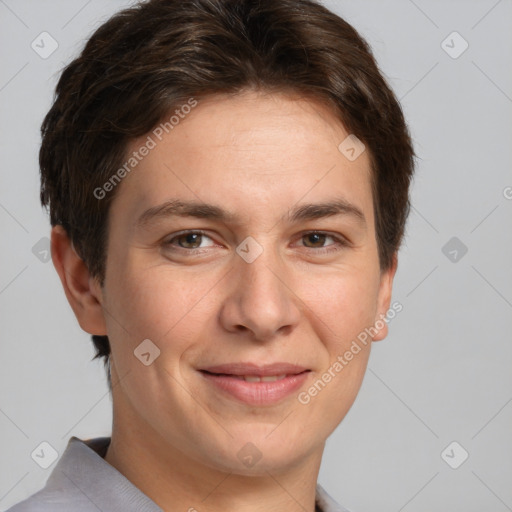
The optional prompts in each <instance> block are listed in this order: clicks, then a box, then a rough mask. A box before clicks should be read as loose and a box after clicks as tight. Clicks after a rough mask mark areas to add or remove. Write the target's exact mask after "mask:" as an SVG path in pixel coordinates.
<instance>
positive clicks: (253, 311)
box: [52, 91, 396, 512]
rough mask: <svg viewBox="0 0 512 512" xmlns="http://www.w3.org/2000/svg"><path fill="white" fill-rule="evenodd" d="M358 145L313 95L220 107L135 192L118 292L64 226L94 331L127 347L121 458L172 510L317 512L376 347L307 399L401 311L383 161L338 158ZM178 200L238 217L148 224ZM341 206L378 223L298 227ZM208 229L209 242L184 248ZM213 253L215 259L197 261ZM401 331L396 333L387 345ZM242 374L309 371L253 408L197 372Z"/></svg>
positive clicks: (73, 295) (111, 244)
mask: <svg viewBox="0 0 512 512" xmlns="http://www.w3.org/2000/svg"><path fill="white" fill-rule="evenodd" d="M348 135H349V133H348V132H347V131H346V130H345V129H344V127H343V126H342V124H341V123H340V122H339V120H338V119H337V118H335V117H334V116H333V114H332V113H331V112H329V111H328V110H327V109H326V108H325V107H324V106H323V105H321V104H320V103H317V102H316V101H314V100H308V99H305V98H302V99H299V98H293V97H291V96H286V95H283V94H275V93H274V94H262V93H256V92H248V91H246V92H244V93H243V94H240V95H238V96H217V97H210V98H209V99H207V100H202V101H201V102H200V103H199V104H198V106H197V107H195V108H194V109H193V111H192V112H191V113H190V114H189V115H188V116H187V117H186V118H185V119H184V120H182V121H181V122H180V124H179V125H177V126H175V128H174V129H173V130H172V132H170V133H169V134H167V135H166V136H165V137H164V138H163V140H162V141H161V142H158V144H157V146H156V147H155V148H154V149H152V150H151V151H150V152H149V155H147V156H146V157H145V158H144V159H143V160H142V161H141V162H140V163H139V164H138V166H137V167H136V170H133V171H132V172H131V173H130V174H129V175H127V176H126V178H124V180H123V181H122V183H121V184H120V185H119V188H118V190H117V191H116V194H117V195H116V197H115V199H114V201H113V203H112V206H111V210H110V215H109V238H108V247H107V264H106V280H105V284H104V287H103V288H101V287H100V286H99V284H98V281H97V280H96V279H95V278H94V277H93V276H91V275H90V274H89V272H88V270H87V267H86V265H85V264H84V262H83V261H82V260H81V259H80V258H79V257H78V256H77V255H76V253H75V252H74V250H73V248H72V246H71V245H70V242H69V239H68V238H67V236H66V234H65V232H64V231H63V230H62V228H61V227H58V226H57V227H55V228H54V229H53V231H52V257H53V261H54V264H55V267H56V269H57V272H58V273H59V276H60V278H61V281H62V283H63V286H64V290H65V293H66V296H67V298H68V300H69V302H70V304H71V306H72V308H73V310H74V313H75V315H76V317H77V319H78V321H79V323H80V326H81V327H82V329H84V330H85V331H86V332H88V333H90V334H107V335H108V337H109V339H110V343H111V347H112V359H111V373H112V382H113V404H114V422H113V431H112V442H111V445H110V447H109V449H108V452H107V454H106V457H105V460H106V461H107V462H108V463H110V464H111V465H112V466H114V467H115V468H117V469H118V470H119V471H120V472H121V473H123V474H124V475H125V476H126V477H127V478H128V479H129V480H130V481H131V482H133V483H134V484H135V485H136V486H137V487H138V488H139V489H141V490H142V492H144V493H145V494H146V495H148V496H149V497H150V498H151V499H152V500H153V501H154V502H155V503H157V504H158V505H159V506H160V507H161V508H162V509H163V510H166V511H175V510H176V511H177V510H190V509H192V510H194V509H195V510H197V511H199V512H201V511H205V510H208V511H210V512H220V511H223V512H226V511H228V512H229V511H235V510H236V511H237V512H256V511H267V512H268V511H282V510H287V511H291V512H295V511H297V512H298V511H300V512H303V511H304V510H306V511H310V512H313V510H314V499H315V486H316V482H317V478H318V473H319V468H320V462H321V458H322V453H323V450H324V446H325V441H326V439H327V438H328V436H329V435H330V434H331V433H332V432H333V430H334V429H335V428H336V427H337V426H338V424H339V423H340V422H341V420H342V419H343V418H344V417H345V415H346V414H347V412H348V410H349V409H350V407H351V406H352V404H353V402H354V400H355V398H356V395H357V393H358V391H359V389H360V386H361V383H362V379H363V376H364V373H365V370H366V366H367V362H368V357H369V354H370V346H371V343H368V344H367V346H366V347H365V346H362V350H361V351H360V352H359V353H358V354H357V355H355V356H354V358H353V359H352V360H351V361H350V362H349V364H347V366H345V367H344V368H343V370H342V371H341V372H338V373H337V374H336V376H335V377H334V378H333V379H332V380H331V382H329V383H328V384H327V385H326V386H325V387H324V388H323V389H322V390H321V392H319V393H318V394H317V395H316V396H314V397H312V398H311V401H310V402H309V403H308V404H306V405H305V404H301V403H299V401H298V400H297V395H298V392H300V391H304V390H307V389H308V388H309V387H310V386H311V385H312V383H314V382H315V381H317V380H318V378H319V377H320V376H321V375H322V374H323V373H324V372H326V371H327V370H328V368H329V367H330V366H331V365H332V363H333V362H334V361H336V358H337V357H338V356H339V355H343V354H344V353H345V352H346V351H347V350H348V349H349V348H350V345H351V343H352V341H353V340H355V339H356V337H357V335H358V334H359V333H361V332H362V331H363V330H364V329H365V328H368V327H370V326H373V325H374V324H375V322H376V321H377V320H379V319H380V318H382V317H381V316H380V315H385V314H386V311H387V310H388V309H389V307H390V301H391V292H392V283H393V278H394V274H395V271H396V258H395V260H394V264H393V267H392V268H391V269H389V270H387V271H385V272H381V270H380V267H379V258H378V251H377V242H376V237H375V225H374V209H373V203H372V195H371V188H370V160H369V155H368V152H367V151H365V152H363V153H362V154H361V155H360V156H359V157H358V158H357V159H356V160H355V161H352V162H351V161H349V160H348V159H347V158H345V156H344V155H343V154H342V153H341V152H340V151H339V150H338V146H339V144H340V143H341V142H342V141H343V140H344V139H345V138H346V137H347V136H348ZM145 141H146V136H144V137H141V138H140V139H139V140H135V141H132V143H131V145H130V147H129V148H128V152H127V153H128V154H129V153H130V152H131V151H133V150H135V149H136V148H139V147H140V146H141V145H142V144H143V143H144V142H145ZM171 198H179V199H183V200H198V201H199V200H200V201H203V202H207V203H213V204H216V205H219V206H222V207H224V208H226V209H228V210H230V211H232V212H234V213H235V214H236V215H237V216H238V220H237V221H236V222H229V223H222V222H219V221H217V220H211V219H200V218H199V219H198V218H191V217H190V218H179V217H171V218H166V219H160V220H159V221H158V222H155V223H152V224H148V225H147V226H146V228H145V229H138V228H136V227H135V226H136V220H137V218H138V217H139V216H140V215H141V213H142V212H143V211H145V210H146V209H147V208H150V207H152V206H155V205H158V204H160V203H163V202H164V201H166V200H168V199H171ZM334 198H344V199H345V200H346V201H349V202H350V203H352V204H353V205H355V206H357V207H358V208H360V209H361V210H362V212H363V213H364V217H365V221H366V224H365V225H364V224H361V223H358V222H357V220H356V219H355V217H353V216H350V215H341V216H331V217H326V218H323V219H317V220H308V221H302V222H299V223H298V224H295V225H292V224H290V223H288V221H287V214H288V212H289V211H290V210H291V209H292V207H295V206H296V205H299V204H303V203H317V202H322V201H326V200H330V199H334ZM197 229H201V230H203V231H205V232H206V233H207V236H203V238H201V237H197V238H196V239H194V238H190V237H188V238H187V237H181V238H173V237H175V233H178V232H180V231H183V230H197ZM309 231H322V232H328V236H326V237H324V238H320V239H319V240H318V239H315V238H314V237H313V238H312V237H311V236H309V237H308V236H306V235H305V234H304V233H303V232H309ZM331 235H333V236H336V235H338V236H341V237H345V238H346V239H347V241H348V242H349V244H348V245H347V246H338V245H337V244H336V239H335V238H331ZM248 236H251V237H253V238H254V239H255V240H256V241H257V242H258V244H259V245H260V246H261V247H262V248H263V252H262V254H261V255H260V256H259V257H258V258H256V259H255V260H254V261H253V262H252V263H247V262H246V261H245V260H244V259H242V258H241V257H240V256H239V255H238V254H237V253H236V251H235V250H236V248H237V246H238V245H239V244H241V242H242V241H244V240H245V239H246V237H248ZM171 239H173V241H172V245H170V244H169V242H170V241H171ZM165 242H167V245H165ZM197 247H200V248H201V249H202V250H203V253H201V254H195V255H191V253H190V251H191V250H193V249H194V248H197ZM336 248H337V249H339V250H337V251H336V250H333V251H332V252H325V251H326V250H329V249H336ZM187 251H189V252H188V253H187ZM381 323H382V322H381ZM386 335H387V325H386V324H385V323H384V327H383V328H382V329H381V330H380V331H379V332H378V333H377V334H376V335H375V336H374V337H373V341H378V340H381V339H383V338H384V337H385V336H386ZM144 339H150V340H152V342H153V343H155V345H156V346H158V348H159V349H160V356H159V357H158V358H156V359H155V360H154V362H152V364H150V365H148V366H146V365H144V364H142V363H141V362H140V360H139V359H138V358H137V357H134V350H135V349H136V347H137V346H138V345H139V344H140V343H141V342H142V340H144ZM238 361H244V362H246V361H250V362H255V363H258V364H267V363H272V362H276V361H284V362H289V363H293V364H298V365H302V366H304V367H306V368H309V369H310V370H311V371H310V373H309V374H308V378H307V381H306V382H305V384H304V385H303V386H302V387H301V389H300V390H299V391H298V392H296V393H292V394H291V395H290V396H288V397H286V398H285V399H284V400H282V401H280V402H279V403H278V404H275V405H271V406H269V405H267V406H249V405H246V404H243V403H241V402H237V401H236V400H234V399H232V398H230V397H227V396H224V395H222V394H221V393H219V391H217V390H216V389H215V388H214V387H212V386H210V385H208V383H206V382H205V379H204V378H203V377H202V375H201V374H200V373H199V372H198V370H197V368H199V367H205V366H209V365H214V364H222V363H231V362H238ZM247 442H252V443H253V444H254V445H255V446H256V447H257V449H258V450H259V452H260V453H261V455H262V457H261V459H260V460H259V461H258V463H257V464H255V465H254V466H252V467H250V468H249V467H245V466H244V465H243V464H242V463H241V461H240V460H239V458H238V457H237V453H238V451H239V450H240V449H241V448H242V447H243V446H244V445H245V444H246V443H247Z"/></svg>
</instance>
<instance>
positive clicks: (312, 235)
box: [302, 231, 349, 253]
mask: <svg viewBox="0 0 512 512" xmlns="http://www.w3.org/2000/svg"><path fill="white" fill-rule="evenodd" d="M329 238H330V239H332V240H334V243H333V244H329V245H328V246H327V248H325V247H324V246H323V244H324V243H325V241H326V239H329ZM308 239H309V240H310V241H312V244H313V247H308V249H313V250H315V249H323V250H320V251H319V250H315V252H320V253H322V252H323V253H327V252H333V251H339V250H340V249H341V248H342V247H348V246H349V243H348V241H347V240H346V239H345V238H343V237H341V236H336V235H331V234H329V233H323V232H321V231H310V232H308V233H302V240H308ZM318 244H320V246H319V245H318Z"/></svg>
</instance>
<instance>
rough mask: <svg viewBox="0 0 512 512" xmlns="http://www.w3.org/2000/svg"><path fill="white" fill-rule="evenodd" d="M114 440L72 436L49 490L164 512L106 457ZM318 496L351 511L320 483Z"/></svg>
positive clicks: (104, 505) (327, 507) (329, 506)
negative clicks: (334, 498)
mask: <svg viewBox="0 0 512 512" xmlns="http://www.w3.org/2000/svg"><path fill="white" fill-rule="evenodd" d="M110 440H111V438H110V437H97V438H94V439H87V440H81V439H79V438H77V437H75V436H72V437H71V438H70V439H69V441H68V445H67V447H66V449H65V451H64V453H63V454H62V456H61V457H60V459H59V461H58V462H57V465H56V466H55V468H54V470H53V471H52V473H51V475H50V477H49V478H48V481H47V483H46V486H45V490H46V491H49V492H52V491H63V490H67V491H68V492H69V490H70V489H71V491H72V492H73V493H74V494H76V496H77V498H78V497H79V498H80V501H84V500H89V501H90V502H91V505H94V506H96V507H97V508H99V509H100V510H109V511H112V512H117V511H120V512H121V511H123V512H124V511H126V510H137V511H140V512H163V510H162V509H161V508H160V507H159V506H158V505H157V504H156V503H155V502H154V501H152V500H151V499H149V497H148V496H146V495H145V494H144V493H143V492H142V491H141V490H140V489H138V488H137V487H135V485H133V484H132V483H131V482H130V481H129V480H128V479H127V478H126V477H125V476H124V475H123V474H122V473H120V472H119V471H118V470H117V469H116V468H114V467H113V466H111V465H110V464H109V463H108V462H107V461H105V460H104V459H103V457H104V456H105V454H106V451H107V448H108V446H109V444H110ZM106 482H108V486H106V485H105V483H106ZM316 500H317V502H318V504H319V505H320V507H321V508H322V511H323V512H350V511H348V510H347V509H345V508H343V507H341V506H340V505H339V504H338V503H336V502H335V501H334V500H333V498H332V497H331V496H329V494H328V493H327V492H326V491H325V490H324V489H323V488H322V487H321V486H320V484H317V487H316Z"/></svg>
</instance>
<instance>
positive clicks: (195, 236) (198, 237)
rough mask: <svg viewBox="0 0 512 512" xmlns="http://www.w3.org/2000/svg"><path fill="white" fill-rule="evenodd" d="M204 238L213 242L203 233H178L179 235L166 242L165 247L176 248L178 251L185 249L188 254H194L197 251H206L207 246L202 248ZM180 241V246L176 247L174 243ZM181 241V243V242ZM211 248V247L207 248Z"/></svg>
mask: <svg viewBox="0 0 512 512" xmlns="http://www.w3.org/2000/svg"><path fill="white" fill-rule="evenodd" d="M203 238H208V239H210V240H211V238H210V237H209V236H208V235H206V233H204V232H203V231H185V232H182V233H178V234H177V235H175V236H173V237H172V238H170V239H169V240H167V241H165V242H164V245H165V246H166V247H167V246H173V247H176V248H177V249H178V250H179V249H183V250H187V251H188V252H193V251H195V250H197V249H204V248H205V246H203V247H201V246H200V245H201V241H202V240H203ZM175 240H176V241H178V245H177V246H176V245H175V244H174V243H173V242H174V241H175ZM180 240H181V242H179V241H180ZM207 247H211V246H207Z"/></svg>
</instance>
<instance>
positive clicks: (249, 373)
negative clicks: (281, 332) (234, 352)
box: [199, 363, 311, 406]
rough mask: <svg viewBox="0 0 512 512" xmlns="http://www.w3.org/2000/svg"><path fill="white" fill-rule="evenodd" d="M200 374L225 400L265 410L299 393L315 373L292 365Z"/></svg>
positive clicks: (240, 366)
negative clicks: (308, 378)
mask: <svg viewBox="0 0 512 512" xmlns="http://www.w3.org/2000/svg"><path fill="white" fill-rule="evenodd" d="M199 372H200V373H201V375H202V376H203V378H204V379H205V380H206V381H207V382H208V383H210V384H213V386H214V389H215V390H216V391H217V392H220V394H221V395H222V396H227V397H229V398H231V399H233V398H234V399H235V400H236V401H238V402H243V403H245V404H249V405H260V406H261V405H272V404H276V403H278V402H281V401H282V400H283V399H284V398H286V397H287V396H289V395H290V394H291V393H293V392H294V391H297V390H298V389H299V388H300V387H301V386H302V385H303V383H304V381H305V380H306V379H307V377H308V374H309V373H310V372H311V370H310V369H308V368H305V367H302V366H297V365H292V364H289V363H273V364H269V365H263V366H258V365H256V364H253V363H232V364H224V365H217V366H210V367H206V368H201V369H199Z"/></svg>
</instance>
